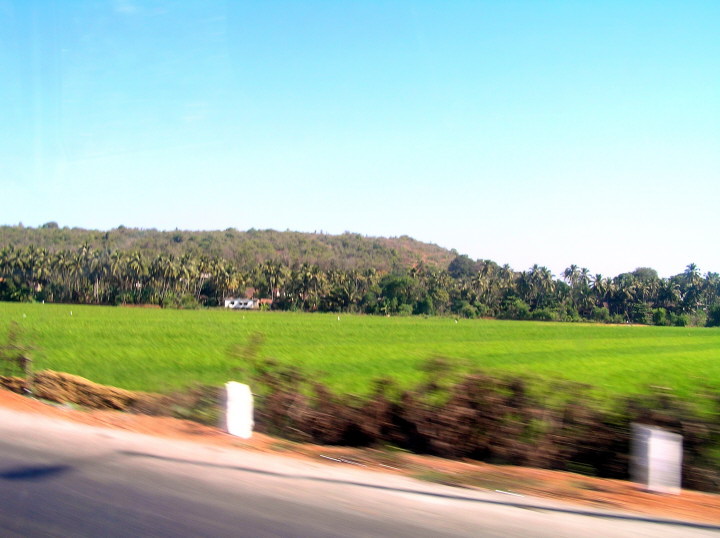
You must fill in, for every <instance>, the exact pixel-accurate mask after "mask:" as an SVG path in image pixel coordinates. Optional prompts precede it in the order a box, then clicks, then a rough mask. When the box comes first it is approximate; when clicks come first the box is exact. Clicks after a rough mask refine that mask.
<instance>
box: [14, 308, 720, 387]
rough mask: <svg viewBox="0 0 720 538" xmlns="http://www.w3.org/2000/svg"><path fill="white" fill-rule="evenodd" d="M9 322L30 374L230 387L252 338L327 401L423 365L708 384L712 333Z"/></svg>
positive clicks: (267, 320)
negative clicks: (330, 392)
mask: <svg viewBox="0 0 720 538" xmlns="http://www.w3.org/2000/svg"><path fill="white" fill-rule="evenodd" d="M71 312H72V314H71ZM12 321H15V322H17V324H18V325H19V326H20V327H21V329H22V332H23V333H24V335H25V339H26V341H27V342H29V343H31V344H32V345H33V346H34V347H35V348H36V350H35V352H34V357H35V368H36V369H46V368H47V369H53V370H60V371H65V372H70V373H73V374H77V375H81V376H84V377H87V378H89V379H91V380H93V381H96V382H99V383H105V384H111V385H115V386H119V387H123V388H127V389H132V390H148V391H161V392H164V391H170V390H173V389H177V388H182V387H186V386H189V385H192V384H194V383H209V384H220V383H222V382H224V381H227V380H228V379H230V378H232V377H235V378H236V377H237V375H233V374H232V368H233V366H235V365H236V364H237V363H235V362H233V361H232V359H230V358H229V355H228V349H229V348H230V346H232V345H234V344H244V343H245V342H247V341H248V338H249V336H250V335H251V334H254V333H262V334H263V335H264V337H265V343H264V345H263V347H262V351H261V355H262V356H263V357H273V358H275V359H278V360H279V361H282V362H286V363H289V364H294V365H297V366H300V367H301V368H302V369H303V370H304V371H305V372H307V373H309V374H311V375H312V376H313V377H316V378H318V379H321V380H324V381H326V382H327V383H328V384H329V385H330V386H331V388H333V389H334V390H335V391H337V392H339V393H354V394H366V393H367V392H368V391H369V390H370V387H371V383H370V381H371V380H373V379H377V378H381V377H392V378H395V379H396V380H398V381H399V383H400V384H401V385H402V386H404V387H411V386H413V385H414V384H417V383H418V382H420V381H421V380H422V378H423V374H422V372H421V371H420V370H419V367H420V365H421V364H422V363H423V362H424V361H425V360H426V359H428V358H431V357H445V358H449V359H452V360H453V363H454V364H456V367H457V368H458V370H461V371H462V370H474V369H482V370H485V371H489V372H504V373H513V374H522V375H527V376H529V377H531V378H533V379H554V378H563V379H570V380H575V381H580V382H583V383H587V384H590V385H593V386H595V387H597V393H598V394H600V395H604V396H611V395H618V394H627V393H635V392H645V391H646V389H647V387H649V386H662V387H670V388H672V389H673V390H674V391H675V392H676V393H677V394H679V395H681V396H686V397H687V396H691V395H692V394H693V393H694V391H695V390H697V389H698V388H701V387H703V386H705V385H706V384H709V385H711V386H720V330H719V329H705V328H675V327H645V326H609V325H591V324H565V323H540V322H519V321H494V320H459V321H458V322H457V323H456V322H455V320H453V319H450V318H442V317H431V318H422V317H393V318H386V317H376V316H352V315H341V316H340V319H338V316H337V315H336V314H294V313H284V312H238V311H227V310H155V309H140V308H113V307H98V306H78V305H51V304H21V303H0V331H2V335H3V336H2V338H4V334H6V332H7V327H8V326H9V325H10V323H11V322H12Z"/></svg>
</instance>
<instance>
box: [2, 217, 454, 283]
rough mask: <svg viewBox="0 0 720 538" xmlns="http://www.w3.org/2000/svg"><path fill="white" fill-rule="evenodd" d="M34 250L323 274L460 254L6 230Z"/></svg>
mask: <svg viewBox="0 0 720 538" xmlns="http://www.w3.org/2000/svg"><path fill="white" fill-rule="evenodd" d="M29 245H33V246H34V247H36V248H40V249H46V250H48V251H49V252H51V253H53V252H58V251H63V250H67V251H71V250H75V249H77V248H78V247H79V246H80V245H87V246H88V247H90V248H92V249H93V250H104V251H123V252H132V251H139V252H142V253H143V255H145V256H146V257H153V256H157V255H159V254H169V255H173V256H175V257H178V258H180V257H182V256H183V255H186V254H187V255H192V256H196V257H199V256H204V257H207V258H222V259H225V260H228V261H232V262H233V263H234V264H235V265H236V266H238V267H240V268H243V269H251V268H252V267H254V266H256V265H258V264H260V263H263V262H266V261H277V262H281V263H283V264H285V265H289V266H292V265H295V264H310V265H317V266H318V267H320V268H321V269H330V268H334V269H343V270H347V269H359V270H363V269H369V268H374V269H376V270H378V271H390V270H394V269H403V268H405V269H409V268H410V267H412V266H413V265H416V264H417V263H418V262H419V261H422V262H423V263H424V264H425V265H427V266H431V267H437V268H443V269H444V268H446V267H447V266H448V264H449V263H450V262H451V261H452V260H453V258H455V256H456V255H457V253H456V252H451V251H449V250H447V249H444V248H441V247H439V246H437V245H433V244H429V243H423V242H420V241H417V240H415V239H412V238H410V237H407V236H402V237H394V238H385V237H365V236H362V235H360V234H354V233H349V232H346V233H344V234H341V235H329V234H325V233H301V232H291V231H285V232H279V231H275V230H254V229H251V230H248V231H239V230H236V229H234V228H228V229H226V230H222V231H185V230H175V231H158V230H154V229H137V228H126V227H124V226H119V227H118V228H115V229H112V230H109V231H100V230H86V229H82V228H67V227H64V228H61V227H59V226H58V225H57V224H56V223H54V222H49V223H47V224H44V225H43V226H40V227H38V228H29V227H24V226H0V248H2V247H6V246H13V247H16V248H22V247H27V246H29Z"/></svg>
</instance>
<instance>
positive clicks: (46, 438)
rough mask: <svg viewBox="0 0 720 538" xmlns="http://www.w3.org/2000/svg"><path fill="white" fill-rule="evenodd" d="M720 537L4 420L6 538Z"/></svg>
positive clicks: (175, 444) (393, 479)
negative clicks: (32, 537)
mask: <svg viewBox="0 0 720 538" xmlns="http://www.w3.org/2000/svg"><path fill="white" fill-rule="evenodd" d="M719 531H720V527H712V526H704V525H694V524H683V523H680V522H677V523H667V522H660V521H657V520H654V519H651V518H643V517H637V516H632V515H627V514H613V513H609V512H595V511H589V510H586V509H583V508H577V507H574V506H570V505H563V504H558V503H550V502H547V501H540V500H538V499H531V498H525V497H523V498H516V497H508V496H504V495H500V494H498V493H494V492H478V491H475V490H469V489H458V488H449V487H444V486H438V485H433V484H428V483H424V482H419V481H415V480H412V479H408V478H405V477H399V476H394V475H387V474H383V473H375V472H371V471H366V470H362V469H358V468H354V467H351V466H347V465H342V464H329V465H326V464H321V463H315V462H311V461H302V460H297V459H293V458H284V457H281V456H277V455H268V454H263V453H258V452H252V451H243V450H231V449H226V448H217V447H213V446H205V445H199V444H195V443H184V442H180V441H171V440H165V439H159V438H155V437H151V436H144V435H139V434H135V433H129V432H123V431H118V430H110V429H103V428H96V427H89V426H84V425H80V424H75V423H70V422H64V421H60V420H55V419H49V418H47V417H42V416H38V415H26V414H22V413H17V412H13V411H9V410H4V409H0V535H2V536H6V537H7V536H123V537H125V536H173V537H177V536H213V537H217V536H253V537H264V536H312V537H322V536H412V537H421V536H553V537H556V536H603V537H607V536H623V537H624V536H648V537H653V538H656V537H658V538H659V537H663V536H717V535H718V534H720V532H719Z"/></svg>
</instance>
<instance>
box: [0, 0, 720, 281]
mask: <svg viewBox="0 0 720 538" xmlns="http://www.w3.org/2000/svg"><path fill="white" fill-rule="evenodd" d="M719 28H720V2H718V1H717V0H709V1H706V2H700V1H692V0H683V1H677V2H671V1H653V2H644V1H640V0H633V1H627V0H623V1H618V2H612V1H606V2H591V1H543V0H528V1H515V2H514V1H506V0H503V1H500V0H495V1H487V2H483V1H473V2H461V1H452V2H445V1H437V2H435V1H429V0H428V1H421V0H417V1H415V2H392V1H387V0H382V1H380V0H378V1H373V2H370V1H361V0H358V1H353V2H344V1H337V2H332V1H310V0H303V1H288V2H276V1H268V0H263V1H260V0H258V1H257V2H240V1H234V0H227V1H218V0H198V1H187V0H183V1H174V0H156V1H145V0H142V1H141V0H116V1H112V0H93V1H82V0H68V1H65V0H42V1H41V0H36V1H33V0H0V186H1V187H2V203H1V205H0V224H17V223H18V222H22V223H23V224H24V225H26V226H38V225H40V224H42V223H44V222H47V221H57V222H58V223H59V224H60V225H61V226H80V227H85V228H97V229H109V228H114V227H117V226H118V225H120V224H122V225H125V226H132V227H142V228H158V229H175V228H180V229H203V230H211V229H225V228H228V227H234V228H237V229H240V230H244V229H248V228H257V229H265V228H273V229H277V230H286V229H290V230H298V231H309V232H313V231H320V230H323V231H326V232H329V233H342V232H344V231H352V232H357V233H360V234H363V235H370V236H398V235H409V236H411V237H414V238H416V239H419V240H422V241H428V242H433V243H437V244H439V245H441V246H443V247H447V248H455V249H457V250H458V251H459V252H460V253H466V254H468V255H470V256H471V257H473V258H489V259H493V260H495V261H497V262H498V263H500V264H503V263H509V264H510V265H511V266H512V267H513V268H515V269H517V270H521V269H527V268H528V267H530V266H531V265H532V264H533V263H538V264H540V265H546V266H547V267H549V268H550V269H551V270H552V271H553V272H554V273H555V274H556V275H558V274H559V273H560V272H561V271H562V270H563V269H564V268H565V267H567V266H568V265H570V264H572V263H574V264H577V265H579V266H585V267H588V268H589V269H590V270H591V271H592V272H593V273H597V272H599V273H603V274H604V275H607V276H612V275H616V274H618V273H620V272H623V271H628V270H632V269H634V268H635V267H638V266H650V267H654V268H655V269H657V270H658V272H659V273H660V274H661V275H662V276H668V275H671V274H675V273H678V272H681V271H682V270H683V269H684V267H685V265H687V264H688V263H690V262H694V263H696V264H697V265H698V266H699V267H700V269H701V270H702V271H703V272H705V271H720V248H718V245H719V244H720V241H719V240H718V230H719V229H720V226H719V224H720V30H719Z"/></svg>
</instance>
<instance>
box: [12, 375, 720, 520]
mask: <svg viewBox="0 0 720 538" xmlns="http://www.w3.org/2000/svg"><path fill="white" fill-rule="evenodd" d="M45 376H46V377H45V378H44V380H43V383H39V384H38V386H36V387H34V389H35V390H38V388H39V387H40V386H42V387H45V388H44V389H43V390H45V391H46V392H44V394H49V392H47V391H50V390H51V387H56V388H58V389H60V388H61V389H62V394H63V395H65V397H66V398H67V399H66V400H65V401H68V402H73V400H80V401H89V402H90V403H91V404H92V407H100V408H101V409H94V410H91V409H88V408H86V407H83V408H78V407H75V406H70V405H67V404H59V405H51V404H48V403H45V402H43V401H40V400H38V399H36V398H30V397H25V396H22V395H21V393H22V392H23V389H24V388H25V385H24V382H21V381H22V380H17V379H16V378H0V383H1V384H3V385H5V386H6V387H8V388H10V389H11V390H12V391H14V392H16V393H20V394H16V393H13V392H10V391H8V390H0V406H2V407H6V408H11V409H15V410H18V411H22V412H25V413H38V414H43V415H46V416H52V417H56V418H60V419H63V420H72V421H76V422H80V423H84V424H88V425H92V426H102V427H109V428H116V429H123V430H129V431H134V432H138V433H144V434H151V435H156V436H161V437H169V438H175V439H182V440H186V441H194V442H201V443H203V444H214V445H218V446H224V447H228V448H241V449H245V450H258V451H263V452H269V451H273V452H281V453H283V454H284V455H286V456H288V457H296V458H309V459H312V460H315V461H322V462H325V463H328V464H330V465H362V466H365V467H367V468H369V469H373V470H378V471H385V472H390V473H401V474H405V475H410V476H415V477H418V478H421V479H425V480H431V481H436V482H442V483H446V484H451V485H459V486H464V487H477V488H482V489H491V490H500V491H504V492H508V493H513V494H521V495H532V496H536V497H545V498H553V499H558V500H563V501H569V502H574V503H579V504H583V505H586V506H594V507H600V508H606V509H616V510H626V511H632V512H636V513H642V514H647V515H652V516H659V517H665V518H676V519H685V520H692V521H704V522H711V523H716V524H720V496H718V495H713V494H706V493H699V492H695V491H687V490H685V491H683V492H682V493H681V494H680V495H677V496H665V495H657V494H651V493H647V492H644V491H642V489H641V488H639V487H638V486H637V485H635V484H632V483H630V482H626V481H621V480H609V479H600V478H593V477H587V476H582V475H578V474H573V473H567V472H558V471H549V470H543V469H532V468H524V467H513V466H505V465H502V466H499V465H490V464H485V463H478V462H471V461H453V460H444V459H440V458H434V457H428V456H419V455H414V454H410V453H407V452H405V451H402V450H397V449H393V448H390V447H388V448H382V449H372V448H363V449H361V448H348V447H339V446H335V447H327V446H318V445H313V444H307V443H293V442H290V441H285V440H281V439H277V438H273V437H270V436H268V435H263V434H259V433H256V434H253V437H252V439H250V440H247V441H246V440H241V439H238V438H236V437H232V436H230V435H228V434H226V433H224V432H223V431H222V430H220V429H219V428H213V427H209V426H204V425H202V424H198V423H196V422H191V421H188V420H180V419H176V418H169V417H158V416H147V415H142V414H134V413H127V412H120V411H118V410H117V409H119V408H122V407H123V406H126V407H125V408H127V406H130V407H131V406H132V405H137V403H138V401H142V398H139V399H138V398H135V397H134V396H132V394H134V393H130V395H128V394H127V392H128V391H122V390H121V389H116V388H113V387H104V388H103V387H102V386H101V385H97V384H94V383H91V382H89V381H87V380H84V379H83V378H78V377H77V376H69V375H68V374H61V373H57V372H48V373H46V374H45ZM41 379H43V377H42V376H41ZM88 384H89V385H88ZM70 386H72V387H73V388H70ZM80 386H82V387H85V389H87V391H88V393H89V394H90V396H88V395H87V394H83V395H80V394H79V392H82V391H79V389H78V387H80ZM60 393H61V392H60V391H59V390H58V392H55V393H54V398H58V395H59V394H60ZM148 396H150V397H151V399H152V398H153V397H156V396H154V395H148ZM71 398H72V399H71ZM73 403H75V404H76V405H82V404H81V403H80V402H79V401H78V402H73Z"/></svg>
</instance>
